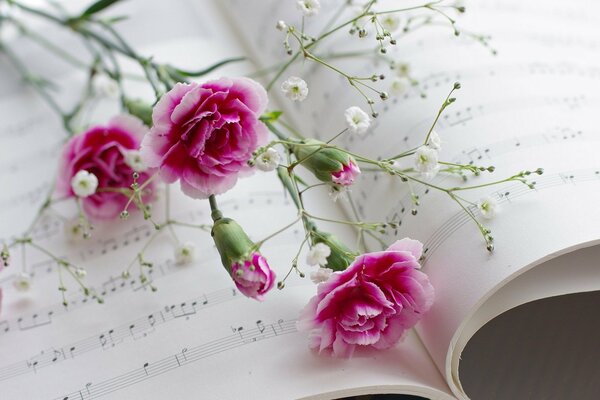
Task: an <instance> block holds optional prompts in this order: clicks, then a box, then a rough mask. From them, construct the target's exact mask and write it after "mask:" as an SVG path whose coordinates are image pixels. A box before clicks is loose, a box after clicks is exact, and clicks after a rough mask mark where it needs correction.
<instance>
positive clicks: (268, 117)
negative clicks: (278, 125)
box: [258, 111, 283, 122]
mask: <svg viewBox="0 0 600 400" xmlns="http://www.w3.org/2000/svg"><path fill="white" fill-rule="evenodd" d="M281 114H283V111H267V112H266V113H264V114H263V115H261V116H260V117H259V118H258V119H259V120H261V121H262V122H275V121H277V119H278V118H279V117H280V116H281Z"/></svg>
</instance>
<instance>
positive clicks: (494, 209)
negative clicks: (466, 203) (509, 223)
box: [477, 196, 498, 219]
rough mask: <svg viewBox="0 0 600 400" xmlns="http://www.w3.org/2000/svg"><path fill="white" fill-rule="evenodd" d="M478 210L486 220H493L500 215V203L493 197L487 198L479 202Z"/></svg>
mask: <svg viewBox="0 0 600 400" xmlns="http://www.w3.org/2000/svg"><path fill="white" fill-rule="evenodd" d="M477 208H478V209H479V212H480V213H481V216H482V217H483V218H485V219H492V218H494V217H495V216H496V214H497V213H498V203H497V202H496V200H495V199H494V198H492V197H489V196H486V197H483V198H481V199H480V200H479V201H478V202H477Z"/></svg>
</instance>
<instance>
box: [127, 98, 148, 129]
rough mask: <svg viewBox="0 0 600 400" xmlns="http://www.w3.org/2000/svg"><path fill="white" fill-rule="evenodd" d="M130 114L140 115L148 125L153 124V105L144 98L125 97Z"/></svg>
mask: <svg viewBox="0 0 600 400" xmlns="http://www.w3.org/2000/svg"><path fill="white" fill-rule="evenodd" d="M125 107H126V108H127V112H129V114H131V115H133V116H135V117H138V118H139V119H140V120H142V122H143V123H144V124H146V125H147V126H152V106H151V105H149V104H147V103H145V102H143V101H142V100H131V99H125Z"/></svg>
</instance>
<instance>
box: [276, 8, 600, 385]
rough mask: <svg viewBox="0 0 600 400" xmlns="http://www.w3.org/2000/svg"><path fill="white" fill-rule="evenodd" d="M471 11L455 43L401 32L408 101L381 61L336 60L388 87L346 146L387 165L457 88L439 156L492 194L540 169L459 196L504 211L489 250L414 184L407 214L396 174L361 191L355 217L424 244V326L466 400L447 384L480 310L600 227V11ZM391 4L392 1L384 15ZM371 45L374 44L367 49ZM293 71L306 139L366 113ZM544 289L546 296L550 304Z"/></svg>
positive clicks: (318, 71)
mask: <svg viewBox="0 0 600 400" xmlns="http://www.w3.org/2000/svg"><path fill="white" fill-rule="evenodd" d="M465 3H466V6H467V10H468V11H467V13H466V14H465V15H464V17H460V18H458V19H457V20H458V26H459V29H460V30H462V32H463V33H462V35H461V36H460V37H459V38H455V37H454V36H453V34H452V29H451V28H450V27H448V26H447V25H446V26H432V27H429V28H427V29H422V30H420V31H418V32H409V33H407V34H405V35H402V34H400V33H398V37H399V38H398V45H397V46H396V51H391V52H390V54H388V56H386V57H387V58H391V59H393V60H396V61H398V62H409V63H410V74H411V76H412V77H414V78H415V79H417V80H418V81H419V85H417V86H411V85H410V84H409V83H408V81H407V82H406V89H405V90H404V91H403V92H401V93H394V91H393V90H392V89H393V88H392V87H391V78H393V77H394V76H395V71H393V70H389V67H388V62H387V61H386V60H385V59H381V58H376V59H375V60H374V61H373V63H372V64H367V63H364V62H363V61H356V60H353V59H349V60H344V59H335V61H334V65H335V66H336V67H338V68H340V69H341V70H343V71H346V72H347V73H349V74H351V75H353V76H370V75H372V74H380V73H383V74H385V75H386V76H387V78H386V79H390V89H389V92H390V94H391V97H392V98H391V100H389V101H388V102H387V103H384V104H383V105H379V106H378V111H379V112H380V117H379V118H378V119H377V120H376V122H375V126H374V127H373V128H372V129H371V131H370V133H368V134H367V135H366V136H364V137H358V136H347V138H346V142H345V144H346V145H348V146H349V148H350V149H351V150H354V151H355V152H358V153H359V154H362V155H368V156H371V157H373V158H375V157H378V156H380V157H384V158H385V157H392V156H393V155H395V154H399V153H402V152H403V151H406V150H408V149H411V148H414V147H416V146H418V145H419V144H421V143H423V140H424V137H425V134H426V133H427V131H428V129H429V127H430V126H431V124H432V122H433V119H434V116H435V114H436V112H437V111H438V109H439V107H440V105H441V103H442V100H443V99H444V98H445V96H446V95H447V93H448V92H449V90H450V89H451V88H452V85H453V83H454V82H456V81H458V82H460V83H461V84H462V88H461V89H460V90H459V91H457V92H456V93H455V96H456V97H457V101H456V102H455V103H454V104H452V105H451V106H450V107H449V108H448V109H447V110H446V112H445V113H444V115H443V116H442V118H441V119H440V121H439V123H438V124H437V128H436V131H437V132H438V134H439V135H440V136H441V139H442V151H441V157H442V159H444V160H446V161H449V162H454V163H461V164H469V163H472V164H474V165H482V166H486V167H487V166H490V165H493V166H494V167H496V172H495V173H494V174H493V175H492V176H489V175H486V174H483V175H482V176H481V177H479V178H472V179H469V180H468V182H467V183H466V184H467V185H475V184H485V183H488V182H492V181H494V177H496V178H497V179H503V178H506V177H509V176H511V175H513V174H515V173H517V172H519V171H520V170H524V169H529V170H535V169H536V168H538V167H543V168H544V169H545V173H544V175H543V176H540V177H538V176H531V177H530V178H531V180H532V181H535V182H536V188H535V189H534V190H531V189H529V188H527V187H526V186H525V185H523V184H520V183H518V182H517V183H514V182H513V183H507V184H504V185H499V186H491V187H484V188H481V189H478V190H472V191H468V192H467V191H465V192H460V195H461V196H462V197H464V198H466V199H468V200H469V201H471V202H473V203H476V202H477V201H478V200H479V199H480V198H481V197H484V196H491V197H492V198H494V199H496V200H497V201H498V202H499V204H500V207H501V212H500V214H499V215H498V216H497V217H496V218H495V219H494V220H492V221H490V222H488V223H487V226H488V227H489V228H490V229H491V230H492V235H493V236H494V238H495V251H494V252H493V253H492V254H488V252H487V251H486V250H485V244H484V242H483V239H482V237H481V235H480V234H479V231H478V229H477V227H476V226H475V225H474V224H473V222H472V221H471V220H470V219H469V217H468V216H467V215H466V214H465V213H464V212H463V211H462V210H461V209H460V208H459V207H458V205H457V204H455V203H454V202H453V201H452V200H451V199H450V198H449V197H448V196H447V195H446V194H445V193H443V192H436V191H435V190H434V189H429V190H425V188H423V187H419V186H418V185H415V187H414V192H415V193H416V194H417V195H418V196H419V197H420V206H418V207H416V209H417V215H412V212H411V211H412V209H413V208H415V206H414V204H413V202H412V200H411V196H410V193H409V190H408V188H407V187H406V185H403V184H402V183H401V182H400V181H399V179H397V178H391V177H389V176H385V175H383V174H375V173H367V172H365V173H363V174H362V179H361V181H360V182H359V183H358V184H357V185H355V187H353V191H352V197H353V198H354V201H355V203H356V208H357V210H358V214H359V216H360V217H361V218H363V219H366V220H375V221H377V220H387V221H395V222H400V224H401V227H400V228H399V229H398V232H397V233H394V235H390V237H389V238H388V241H390V242H391V241H393V240H395V239H397V238H401V237H403V236H411V237H413V238H415V239H419V240H421V241H422V242H423V243H424V244H425V248H426V252H425V256H426V258H425V262H424V270H425V272H427V273H428V274H429V276H430V277H431V281H432V283H433V285H434V287H435V288H436V291H437V300H436V303H435V305H434V307H433V309H432V310H431V311H430V312H429V313H428V314H427V315H426V316H425V317H424V319H423V321H422V323H421V324H420V325H419V326H418V328H417V330H418V332H419V335H420V337H421V338H422V339H423V341H424V343H425V345H426V347H427V348H428V350H429V352H430V354H431V356H432V358H433V359H434V360H435V362H436V364H437V365H438V367H439V369H440V370H441V371H443V373H444V375H445V376H446V378H447V380H448V381H449V382H450V384H451V385H452V386H453V390H454V393H455V395H457V396H460V397H464V396H465V395H464V393H462V392H461V390H460V387H459V386H458V382H457V381H456V379H453V374H456V373H457V369H456V365H455V366H454V367H453V366H452V360H453V359H455V360H458V358H457V357H458V356H459V354H460V353H459V352H458V353H455V347H454V346H455V344H456V341H457V339H458V337H459V335H460V334H461V331H462V329H463V327H464V324H465V323H466V321H468V320H469V318H470V317H471V316H472V315H473V312H475V310H477V309H478V307H480V306H481V305H482V304H484V302H485V300H486V299H488V298H489V296H491V295H492V294H493V293H494V292H495V291H496V290H498V289H499V288H501V287H502V286H503V285H505V284H507V283H508V282H509V281H511V280H513V279H515V278H516V277H517V276H518V275H520V274H522V273H524V272H525V271H527V270H528V269H530V268H533V267H534V266H536V265H538V264H540V263H542V262H543V261H546V260H549V259H552V258H554V257H556V256H558V255H560V254H565V253H569V252H571V251H573V250H576V249H580V248H583V247H587V246H591V245H594V244H596V243H597V242H598V239H599V238H600V229H599V228H598V226H597V224H594V223H590V221H595V220H597V218H599V217H600V215H599V214H598V211H597V210H596V209H595V208H594V207H593V206H592V204H595V203H597V202H598V200H600V190H599V187H598V185H599V184H600V179H599V178H600V170H599V166H598V162H597V156H596V154H598V151H599V150H600V142H599V140H600V135H599V134H598V129H597V126H596V122H595V120H596V118H595V115H596V114H597V112H596V110H597V108H598V103H599V101H600V98H599V97H598V89H600V74H599V72H600V65H599V64H598V63H599V60H598V57H597V49H598V46H600V42H598V40H597V38H598V37H599V30H598V24H597V23H596V22H595V20H594V18H595V17H594V16H595V15H596V13H597V11H598V4H597V3H595V2H592V1H585V0H580V1H574V2H568V3H565V2H560V1H544V2H541V1H528V2H519V1H495V0H485V1H479V2H465ZM389 5H390V4H389V3H385V2H384V4H382V6H381V7H382V8H383V9H386V7H388V8H389ZM442 25H443V24H442ZM475 34H483V35H491V37H492V40H491V42H490V43H491V44H490V46H491V48H493V49H495V50H497V52H498V55H497V56H493V55H491V52H490V48H488V47H485V46H482V45H481V44H480V43H479V42H478V41H477V40H475V38H474V37H473V35H475ZM269 35H270V36H272V35H273V34H269ZM270 36H269V37H270ZM342 37H343V35H342ZM351 42H352V43H356V39H355V38H351V37H350V36H347V37H346V38H342V39H341V40H340V41H338V42H334V43H333V44H331V43H330V44H329V46H323V48H322V50H323V52H324V53H323V54H327V50H329V49H334V50H335V49H337V50H340V51H341V50H345V49H347V48H348V46H349V43H351ZM336 46H337V47H336ZM355 47H358V46H355ZM364 47H365V49H368V48H373V47H374V45H373V42H371V43H370V44H369V43H366V44H365V46H364ZM332 62H333V61H332ZM290 74H291V75H293V74H298V75H299V76H304V77H305V78H306V80H307V82H308V83H309V89H310V88H311V87H313V88H318V90H315V91H313V92H312V93H313V96H312V97H311V96H309V98H308V99H307V100H306V101H304V102H303V103H302V104H301V105H299V106H298V107H297V111H296V112H297V120H298V121H303V122H304V125H303V126H306V124H308V125H309V127H308V128H306V127H304V129H303V131H305V132H308V134H312V133H319V134H320V135H321V136H320V137H321V138H324V139H326V138H330V137H333V136H334V135H335V134H336V133H338V132H340V131H341V130H342V129H344V127H345V123H344V118H343V112H344V110H345V109H346V108H347V107H349V106H352V105H359V106H361V107H363V109H367V107H366V104H365V102H364V99H362V98H361V97H360V96H358V95H354V96H353V95H352V91H351V90H350V88H349V87H348V83H347V81H346V80H345V78H342V77H340V76H339V75H338V74H336V73H334V72H332V71H330V70H328V69H326V68H316V67H315V66H314V64H312V63H309V62H304V63H299V64H297V65H296V69H295V70H291V71H290ZM384 83H385V80H384ZM339 93H344V96H339ZM423 96H425V98H423ZM333 99H335V101H332V100H333ZM307 121H310V122H307ZM301 126H302V125H301ZM407 167H410V162H409V163H407ZM431 183H433V184H435V185H439V186H444V187H453V186H457V185H460V184H462V183H463V182H462V180H461V179H458V178H452V177H444V176H438V177H437V178H435V179H434V180H433V181H431ZM347 208H348V209H350V206H349V205H347ZM471 209H472V210H473V211H475V212H477V211H476V209H475V207H472V208H471ZM349 214H351V212H350V211H349ZM484 222H486V221H484ZM542 274H543V272H542V271H541V272H540V275H541V276H543V275H542ZM588 282H591V285H588V284H586V285H583V286H565V288H567V290H572V291H587V290H594V289H598V288H599V287H598V285H597V280H592V281H588ZM547 289H548V290H547V295H549V296H550V295H553V294H554V291H553V290H552V289H551V288H550V287H549V288H547ZM544 290H545V289H544ZM544 290H542V291H541V293H545V291H544ZM541 293H540V296H541ZM455 378H456V377H455Z"/></svg>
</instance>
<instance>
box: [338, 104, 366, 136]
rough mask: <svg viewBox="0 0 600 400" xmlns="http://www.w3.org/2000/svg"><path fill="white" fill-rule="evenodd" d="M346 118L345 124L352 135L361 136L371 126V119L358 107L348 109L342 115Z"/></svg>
mask: <svg viewBox="0 0 600 400" xmlns="http://www.w3.org/2000/svg"><path fill="white" fill-rule="evenodd" d="M344 116H345V117H346V123H347V124H348V129H349V130H350V132H352V133H357V134H359V135H362V134H363V133H365V132H366V131H367V130H368V129H369V126H370V125H371V119H370V118H369V115H368V114H367V113H366V112H364V111H363V110H361V109H360V107H356V106H353V107H350V108H348V109H347V110H346V112H345V113H344Z"/></svg>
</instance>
